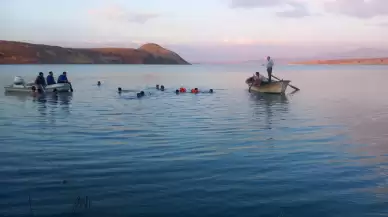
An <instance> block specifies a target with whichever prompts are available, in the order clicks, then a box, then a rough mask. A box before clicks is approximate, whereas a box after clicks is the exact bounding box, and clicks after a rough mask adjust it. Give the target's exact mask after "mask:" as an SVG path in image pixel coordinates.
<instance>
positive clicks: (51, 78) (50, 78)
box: [46, 72, 56, 85]
mask: <svg viewBox="0 0 388 217" xmlns="http://www.w3.org/2000/svg"><path fill="white" fill-rule="evenodd" d="M46 80H47V85H52V84H56V83H55V79H54V76H53V72H49V75H47V78H46Z"/></svg>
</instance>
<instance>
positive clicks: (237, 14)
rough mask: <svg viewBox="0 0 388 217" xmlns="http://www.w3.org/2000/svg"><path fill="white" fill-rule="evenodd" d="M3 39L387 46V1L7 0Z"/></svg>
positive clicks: (81, 43) (232, 48)
mask: <svg viewBox="0 0 388 217" xmlns="http://www.w3.org/2000/svg"><path fill="white" fill-rule="evenodd" d="M0 40H15V41H27V42H33V43H45V44H55V45H60V46H70V47H106V46H114V47H137V46H139V44H142V43H146V42H155V43H158V44H161V45H162V46H166V47H167V48H170V49H173V50H175V51H176V52H178V53H180V54H182V56H183V57H185V56H188V57H187V58H189V59H192V60H197V59H198V60H199V59H201V58H213V59H215V60H218V59H219V60H223V59H225V60H226V59H233V58H236V56H239V57H240V58H250V59H252V58H254V56H255V55H266V54H267V53H271V54H274V55H278V56H280V55H281V56H282V57H283V56H284V57H287V56H292V55H296V56H304V55H311V54H313V53H319V52H332V51H334V50H341V51H342V50H346V49H353V48H382V47H384V48H385V47H386V46H388V43H387V42H388V0H191V1H189V0H66V1H59V0H1V1H0ZM255 49H257V50H260V51H255ZM236 51H237V52H236ZM233 53H234V54H233ZM236 53H238V54H236ZM242 54H243V56H241V55H242ZM217 57H218V58H217ZM260 58H261V57H260Z"/></svg>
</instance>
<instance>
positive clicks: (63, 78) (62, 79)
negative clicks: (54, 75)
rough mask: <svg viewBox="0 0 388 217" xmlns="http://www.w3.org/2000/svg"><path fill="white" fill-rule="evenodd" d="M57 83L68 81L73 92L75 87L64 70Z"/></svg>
mask: <svg viewBox="0 0 388 217" xmlns="http://www.w3.org/2000/svg"><path fill="white" fill-rule="evenodd" d="M57 83H58V84H60V83H68V84H69V85H70V91H71V92H73V87H72V85H71V83H70V82H69V80H67V76H66V72H63V73H62V75H60V76H59V77H58V81H57Z"/></svg>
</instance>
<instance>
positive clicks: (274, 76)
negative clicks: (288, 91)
mask: <svg viewBox="0 0 388 217" xmlns="http://www.w3.org/2000/svg"><path fill="white" fill-rule="evenodd" d="M271 77H274V78H276V79H277V80H279V81H280V80H281V79H280V78H278V77H276V76H275V75H273V74H272V75H271ZM288 86H290V87H292V88H294V89H295V90H296V91H298V90H300V89H299V88H297V87H295V86H293V85H291V84H288Z"/></svg>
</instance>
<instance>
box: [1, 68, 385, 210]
mask: <svg viewBox="0 0 388 217" xmlns="http://www.w3.org/2000/svg"><path fill="white" fill-rule="evenodd" d="M64 70H65V71H67V72H68V77H69V79H70V80H71V81H72V82H73V86H74V89H75V91H74V93H72V94H60V95H58V96H55V95H47V96H42V97H32V96H30V95H28V94H27V95H20V94H19V95H16V94H12V95H10V94H5V93H0V141H1V142H0V216H32V215H33V216H74V215H76V216H186V217H188V216H201V217H202V216H220V217H221V216H222V217H226V216H255V217H256V216H268V217H269V216H273V217H277V216H297V217H301V216H306V217H312V216H314V217H321V216H341V217H342V216H352V217H356V216H388V88H387V85H386V83H387V82H386V81H387V79H388V67H384V66H279V67H277V68H275V70H274V73H275V75H277V76H278V77H282V78H285V79H290V80H292V84H294V85H295V86H297V87H299V88H300V89H301V91H299V92H297V93H291V91H292V89H291V88H290V89H289V90H288V94H287V95H286V96H284V97H281V96H273V95H270V96H268V95H255V94H250V93H249V92H248V88H247V86H246V85H245V83H244V81H245V79H246V78H247V77H248V76H250V75H251V74H252V73H253V72H254V71H257V70H259V71H262V72H264V71H265V70H264V69H263V67H257V66H255V65H218V66H217V65H192V66H135V65H34V66H32V65H27V66H9V65H3V66H0V84H1V86H2V87H3V86H5V85H8V84H10V83H11V82H12V81H13V78H14V76H16V75H21V76H23V77H24V78H25V79H26V80H28V81H29V80H33V79H34V78H35V76H36V75H37V73H38V72H39V71H43V72H45V75H46V74H47V72H48V71H53V72H54V73H55V75H56V76H58V75H59V74H60V73H61V72H62V71H64ZM98 80H100V81H101V82H102V86H100V87H98V86H97V85H96V83H97V81H98ZM155 84H163V85H165V86H166V88H167V90H166V91H165V92H157V91H155V89H154V88H153V87H154V86H155ZM181 84H183V85H184V86H186V87H187V88H194V87H198V88H199V89H206V90H208V89H210V88H213V89H214V90H215V92H214V94H198V95H192V94H182V95H175V94H174V93H173V91H174V90H175V89H176V88H178V87H179V86H180V85H181ZM117 87H122V88H123V89H132V90H145V91H146V92H149V93H151V95H150V96H147V97H145V98H143V99H141V100H139V99H136V98H135V92H133V93H124V94H122V95H118V94H117V92H116V90H117ZM3 92H4V91H3Z"/></svg>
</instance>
